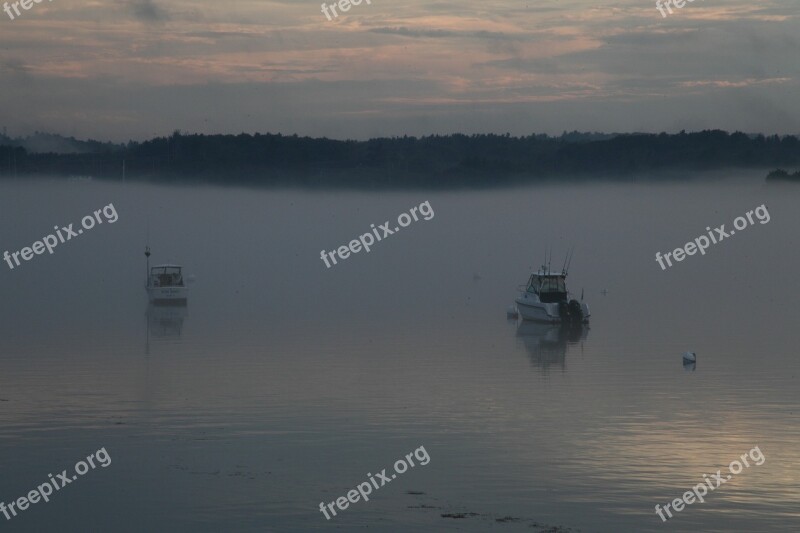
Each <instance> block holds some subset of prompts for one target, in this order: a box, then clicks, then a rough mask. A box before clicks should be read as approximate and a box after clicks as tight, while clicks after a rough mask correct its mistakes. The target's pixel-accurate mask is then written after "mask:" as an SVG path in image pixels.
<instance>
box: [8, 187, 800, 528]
mask: <svg viewBox="0 0 800 533" xmlns="http://www.w3.org/2000/svg"><path fill="white" fill-rule="evenodd" d="M763 175H764V174H763V173H762V172H753V173H749V174H748V175H742V176H737V179H736V181H735V182H733V183H732V182H728V183H725V184H722V183H719V182H712V181H704V182H698V183H694V184H690V183H671V184H662V185H654V184H645V183H642V182H641V181H639V182H637V183H628V184H621V183H620V184H611V185H608V184H586V185H571V186H555V185H550V186H541V187H529V188H520V189H509V190H498V191H480V192H450V193H441V192H437V193H429V192H424V191H423V192H407V193H356V192H336V193H330V192H324V193H323V192H314V193H308V192H299V191H262V190H248V189H234V188H231V189H224V188H210V187H209V188H177V187H176V188H172V187H157V186H150V185H137V184H130V183H129V184H127V185H126V186H123V185H121V184H109V183H97V182H90V183H83V182H74V183H54V182H47V181H42V182H36V183H32V184H21V183H20V182H16V183H14V182H4V183H0V222H2V224H0V242H2V250H6V249H7V250H9V251H15V250H19V249H20V248H22V247H24V246H29V245H30V244H31V243H33V242H34V241H36V240H38V239H40V238H42V237H43V236H44V235H46V234H48V233H50V231H51V228H53V226H54V225H56V224H58V225H62V226H63V225H67V224H68V223H78V222H79V221H80V219H81V218H82V217H83V216H84V215H86V214H89V213H91V212H92V211H94V210H96V209H100V208H102V207H103V206H105V205H107V204H109V203H112V202H113V204H114V206H115V207H116V210H117V212H118V214H119V220H118V221H117V222H116V223H114V224H108V223H106V224H103V225H101V226H97V227H95V228H94V229H92V230H91V231H86V232H85V233H84V234H83V235H81V236H80V237H78V238H75V239H73V240H71V241H69V242H66V243H64V244H61V245H59V246H58V247H57V248H56V249H55V253H54V254H53V255H46V254H45V255H42V256H35V257H34V259H33V260H31V261H30V262H28V263H24V264H22V265H21V266H20V267H17V268H15V269H14V270H13V271H12V270H9V269H8V268H7V266H6V265H5V263H4V262H2V263H0V284H1V286H2V296H3V305H2V320H0V364H2V367H1V370H0V399H2V400H3V401H1V402H0V453H2V457H3V460H2V461H0V500H2V501H4V502H6V503H8V502H11V501H12V500H15V499H16V498H18V497H20V496H24V495H25V494H27V493H28V492H29V491H30V490H32V489H34V488H35V487H36V486H37V485H40V484H42V483H44V482H46V481H47V479H48V478H47V475H48V473H53V474H54V475H56V474H57V473H58V472H61V471H62V470H63V469H68V471H70V472H72V469H73V465H74V464H75V463H76V462H77V461H79V460H80V459H82V458H85V457H86V456H87V455H89V454H90V453H92V452H94V451H95V450H97V449H99V448H101V447H105V449H106V450H107V451H108V454H109V455H110V457H111V459H112V464H111V466H109V467H107V468H97V469H94V470H90V471H89V472H88V473H87V474H86V475H84V476H82V477H80V478H78V479H77V480H76V481H75V482H73V483H72V484H70V485H69V486H67V487H64V488H62V489H61V490H60V491H59V492H57V493H55V494H54V495H53V496H51V501H50V502H49V503H46V504H45V503H42V502H40V503H37V504H35V505H32V506H31V507H29V508H28V509H27V510H26V511H23V512H20V514H19V515H18V516H16V517H14V518H12V520H10V521H6V520H5V518H4V517H2V516H0V523H2V524H3V525H4V527H5V528H6V529H7V530H9V531H45V530H54V529H55V528H58V529H59V530H61V531H76V532H78V531H80V532H83V531H131V532H133V531H137V532H138V531H192V532H202V531H209V532H211V531H324V530H328V529H338V530H340V531H351V530H361V529H367V528H368V529H369V530H370V531H451V530H460V531H486V530H493V531H494V530H496V531H523V530H524V531H541V530H542V529H543V528H544V527H545V525H549V526H556V525H558V526H562V527H564V528H567V527H569V528H573V529H579V530H581V531H585V532H587V531H598V532H618V531H636V532H638V531H687V532H690V531H797V530H800V512H798V510H797V509H798V508H797V501H798V499H799V498H800V488H799V487H798V479H799V478H800V475H799V474H798V465H800V448H799V447H798V445H797V442H798V440H799V439H800V414H799V412H798V403H799V400H800V394H799V393H798V371H799V370H800V363H798V358H797V353H798V352H797V345H798V343H797V340H796V336H797V318H798V312H797V306H796V302H795V299H796V298H795V292H796V290H797V287H798V282H797V270H798V259H799V258H800V256H799V252H798V248H797V245H796V239H797V228H798V226H799V225H800V211H798V210H797V205H798V198H799V197H800V188H792V187H778V188H774V187H769V188H767V187H765V186H764V185H763V183H762V181H761V176H763ZM426 200H428V201H430V204H431V206H432V207H433V209H434V212H435V217H434V218H433V219H432V220H430V221H422V220H420V221H419V222H416V223H414V224H412V225H411V226H410V227H409V228H407V229H404V230H402V231H401V232H399V233H398V234H396V235H393V236H391V237H389V238H387V239H386V240H384V241H382V242H380V243H377V244H376V245H375V246H374V247H373V250H372V252H371V253H369V254H368V255H365V254H364V253H363V252H362V253H360V254H357V255H354V256H351V257H350V258H348V259H347V260H345V261H342V262H340V263H339V264H338V265H336V266H335V267H333V268H331V269H326V268H325V266H324V264H323V263H322V261H321V260H320V258H319V254H320V250H321V249H323V248H325V249H327V250H331V249H333V248H335V247H338V246H340V245H343V244H346V243H347V242H349V241H350V240H352V239H353V238H356V237H357V236H358V235H360V234H362V233H365V232H367V231H369V229H370V228H369V225H370V224H372V223H374V224H376V225H377V224H380V223H383V222H384V221H385V220H387V219H390V220H392V225H394V220H396V217H397V215H398V214H400V213H402V212H404V211H407V210H408V209H410V208H411V207H414V206H417V205H419V204H420V203H422V202H424V201H426ZM761 204H766V205H767V207H768V209H769V213H770V215H771V220H770V222H769V223H768V224H765V225H761V224H758V223H757V224H756V225H755V226H753V227H750V228H748V229H747V230H745V231H742V232H737V233H736V235H734V236H732V237H731V238H730V239H727V240H725V241H723V242H721V243H719V244H717V245H715V246H712V247H711V248H710V249H709V252H708V254H707V255H705V256H699V255H696V256H692V257H689V258H687V259H686V260H684V261H683V262H682V263H679V264H677V265H676V266H674V267H673V268H671V269H669V270H667V271H662V270H661V269H660V268H659V267H658V265H657V263H656V262H655V261H654V255H655V252H657V251H661V252H662V253H664V252H666V251H669V250H672V249H674V248H676V247H677V246H680V245H683V244H684V243H685V242H687V241H689V240H692V239H694V238H695V237H696V236H698V235H700V234H703V233H704V232H705V231H704V228H705V227H706V226H712V227H714V226H719V225H720V224H723V223H725V224H726V227H727V228H730V226H731V223H732V221H733V219H734V218H735V217H736V216H739V215H742V214H744V213H745V212H747V211H748V210H751V209H754V208H755V207H757V206H759V205H761ZM76 226H77V224H76ZM148 235H149V236H148ZM147 242H149V244H150V246H151V247H152V249H153V257H152V260H153V264H156V263H160V262H170V261H175V262H179V263H181V264H183V265H185V267H186V273H187V274H194V275H195V276H196V282H195V283H194V284H192V285H191V288H190V291H191V293H190V298H189V305H188V307H187V308H185V309H180V308H177V309H175V308H172V309H164V308H151V307H148V304H147V299H146V295H145V293H144V291H143V289H142V285H143V282H144V275H145V261H144V259H145V258H144V255H143V250H144V246H145V244H146V243H147ZM548 245H551V246H552V248H553V252H554V254H555V258H554V261H553V265H554V267H555V266H556V263H557V264H558V268H560V267H561V261H562V260H563V256H564V253H565V252H566V250H567V249H568V248H569V247H570V246H573V245H574V246H575V258H574V260H573V261H572V268H571V271H570V277H569V278H568V284H569V286H570V288H571V290H572V291H573V292H574V293H577V294H580V292H581V290H584V291H585V298H586V300H587V301H588V303H589V304H590V306H591V309H592V320H591V324H590V326H589V328H588V329H585V330H583V331H577V332H567V331H562V330H560V329H558V328H552V327H549V326H540V325H534V324H528V323H526V324H521V325H520V324H517V323H516V322H515V321H511V320H508V319H507V318H506V316H505V310H506V308H507V307H508V306H509V305H510V304H511V303H512V301H513V297H514V294H515V288H516V286H517V285H518V284H521V283H524V282H525V281H526V279H527V276H528V274H529V271H530V267H534V268H535V267H536V266H538V265H539V264H540V263H541V261H542V258H543V255H544V250H545V248H546V246H548ZM2 250H0V251H2ZM604 290H605V291H604ZM601 291H604V293H603V292H601ZM686 350H693V351H696V352H697V354H698V363H697V365H696V368H695V370H694V371H691V370H689V369H684V368H683V366H682V364H681V353H682V352H684V351H686ZM755 445H758V446H759V447H760V449H761V451H762V452H763V453H764V455H765V456H766V458H767V460H766V462H765V463H764V464H763V465H761V466H752V467H751V468H749V469H745V470H744V472H743V473H742V474H740V475H739V476H737V477H735V478H734V480H732V481H730V482H728V483H726V484H725V485H723V486H722V487H720V488H719V489H717V490H716V491H714V492H711V493H710V494H709V495H708V496H707V497H706V502H705V503H696V504H694V505H692V506H689V507H687V508H686V509H685V510H684V511H683V512H681V513H678V514H677V515H676V517H675V518H674V519H672V520H670V521H669V522H668V523H666V524H662V523H661V520H660V519H659V518H658V516H657V515H656V514H655V512H654V506H655V504H661V505H662V506H663V505H664V504H666V503H667V502H669V501H671V500H673V499H674V498H677V497H680V496H681V495H682V494H683V493H684V492H685V491H687V490H689V489H690V488H691V487H692V486H693V485H695V484H697V483H700V482H701V481H702V476H703V474H706V473H709V474H710V473H714V472H716V471H717V469H723V472H724V471H725V470H726V469H727V465H728V464H729V463H730V462H731V461H732V460H734V459H736V458H738V457H739V456H741V455H742V454H744V453H746V452H747V451H748V450H750V449H751V448H753V447H754V446H755ZM419 446H424V447H425V449H426V450H427V452H428V453H429V455H430V458H431V460H430V463H428V464H427V465H426V466H417V467H415V468H412V469H409V470H408V471H407V472H406V473H405V474H403V475H401V476H399V477H398V478H397V480H395V481H393V482H392V483H391V484H389V485H387V486H385V487H383V488H381V489H380V490H377V491H374V492H373V494H372V495H371V499H370V501H369V502H362V501H359V502H358V503H356V504H352V505H351V506H350V507H349V508H348V509H347V510H345V511H339V514H338V516H337V517H335V518H334V519H332V520H331V521H326V520H325V518H324V516H323V515H322V514H321V513H320V511H319V508H318V506H319V503H320V501H325V502H330V501H332V500H335V499H336V498H338V497H340V496H344V495H345V494H346V493H347V491H348V490H350V489H353V488H354V487H355V486H356V485H357V484H359V483H361V482H363V481H365V480H366V475H367V472H370V473H375V472H379V471H380V470H381V469H383V468H387V471H389V472H391V467H392V464H393V463H394V462H395V461H396V460H397V459H399V458H402V457H403V456H404V455H406V454H408V453H410V452H411V451H413V450H414V449H416V448H418V447H419ZM409 492H414V493H422V494H409ZM457 513H465V517H464V518H449V517H442V516H441V515H442V514H457ZM469 513H475V514H469ZM506 516H510V517H514V518H517V519H519V520H516V521H506V522H498V521H496V519H498V518H502V517H506ZM534 522H535V523H537V524H539V525H540V526H541V527H538V528H537V527H533V528H532V527H531V525H533V523H534Z"/></svg>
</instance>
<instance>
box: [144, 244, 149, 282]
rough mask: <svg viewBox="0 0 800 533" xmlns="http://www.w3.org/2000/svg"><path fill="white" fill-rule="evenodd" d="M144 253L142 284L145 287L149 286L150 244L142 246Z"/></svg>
mask: <svg viewBox="0 0 800 533" xmlns="http://www.w3.org/2000/svg"><path fill="white" fill-rule="evenodd" d="M144 255H145V257H147V270H146V271H145V275H144V285H145V287H149V286H150V246H149V245H145V247H144Z"/></svg>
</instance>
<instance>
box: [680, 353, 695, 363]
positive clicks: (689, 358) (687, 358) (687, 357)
mask: <svg viewBox="0 0 800 533" xmlns="http://www.w3.org/2000/svg"><path fill="white" fill-rule="evenodd" d="M683 362H684V363H696V362H697V354H696V353H694V352H685V353H684V354H683Z"/></svg>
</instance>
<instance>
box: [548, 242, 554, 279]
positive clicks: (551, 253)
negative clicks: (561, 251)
mask: <svg viewBox="0 0 800 533" xmlns="http://www.w3.org/2000/svg"><path fill="white" fill-rule="evenodd" d="M552 263H553V245H552V244H551V245H550V260H549V261H548V262H547V273H548V274H549V273H550V265H551V264H552Z"/></svg>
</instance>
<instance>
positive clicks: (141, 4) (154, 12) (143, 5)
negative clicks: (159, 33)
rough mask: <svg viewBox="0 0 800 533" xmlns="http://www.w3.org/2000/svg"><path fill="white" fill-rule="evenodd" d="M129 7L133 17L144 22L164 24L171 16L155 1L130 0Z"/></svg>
mask: <svg viewBox="0 0 800 533" xmlns="http://www.w3.org/2000/svg"><path fill="white" fill-rule="evenodd" d="M128 5H129V6H130V8H131V11H132V12H133V15H134V16H135V17H136V18H138V19H139V20H141V21H143V22H164V21H167V20H169V14H168V13H167V12H166V11H165V10H164V9H162V8H161V7H159V6H158V5H156V3H155V2H154V1H153V0H129V1H128Z"/></svg>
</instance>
